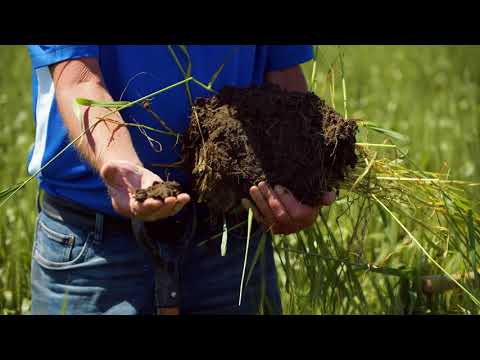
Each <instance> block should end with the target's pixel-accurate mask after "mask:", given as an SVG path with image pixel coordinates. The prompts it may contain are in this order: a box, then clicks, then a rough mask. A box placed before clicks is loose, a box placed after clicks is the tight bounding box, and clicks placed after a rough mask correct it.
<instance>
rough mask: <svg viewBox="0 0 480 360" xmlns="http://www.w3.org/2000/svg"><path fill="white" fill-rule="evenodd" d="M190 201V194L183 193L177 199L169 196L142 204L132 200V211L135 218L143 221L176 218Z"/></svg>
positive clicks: (148, 200)
mask: <svg viewBox="0 0 480 360" xmlns="http://www.w3.org/2000/svg"><path fill="white" fill-rule="evenodd" d="M189 201H190V196H189V195H188V194H185V193H182V194H179V195H178V196H177V197H174V196H169V197H167V198H165V199H164V200H163V201H162V200H157V199H151V198H148V199H146V200H145V201H144V202H143V203H140V202H138V201H136V200H135V199H133V198H132V201H131V209H132V214H133V215H134V216H135V218H137V219H140V220H143V221H156V220H161V219H165V218H167V217H170V216H174V215H175V214H177V213H178V212H180V210H182V209H183V207H184V206H185V205H186V204H187V203H188V202H189Z"/></svg>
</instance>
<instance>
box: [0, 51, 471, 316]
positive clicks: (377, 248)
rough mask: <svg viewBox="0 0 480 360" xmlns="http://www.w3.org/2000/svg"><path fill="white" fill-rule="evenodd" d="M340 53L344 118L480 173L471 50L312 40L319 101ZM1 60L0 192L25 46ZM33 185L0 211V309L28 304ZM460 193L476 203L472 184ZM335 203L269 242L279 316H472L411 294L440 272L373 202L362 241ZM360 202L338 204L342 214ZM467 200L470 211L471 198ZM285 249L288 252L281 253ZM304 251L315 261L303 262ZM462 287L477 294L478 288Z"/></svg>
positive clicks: (20, 156) (6, 179)
mask: <svg viewBox="0 0 480 360" xmlns="http://www.w3.org/2000/svg"><path fill="white" fill-rule="evenodd" d="M341 52H343V53H344V57H343V59H344V75H345V84H346V93H347V100H348V101H347V109H348V114H349V117H353V118H360V119H362V120H368V121H374V122H376V123H378V124H380V125H381V126H382V127H386V128H389V129H393V130H395V131H398V132H400V133H402V134H405V135H407V136H408V137H409V138H410V142H409V143H408V144H404V145H403V147H402V149H404V150H405V151H408V154H409V158H410V159H411V160H413V161H414V162H415V163H416V164H417V165H418V166H419V167H420V168H421V169H422V170H426V171H440V172H442V171H446V169H447V166H448V169H449V171H450V174H449V176H450V177H451V178H454V179H461V180H469V181H480V158H479V157H478V154H479V153H480V144H479V141H478V140H479V139H480V117H479V115H480V113H479V110H480V105H479V104H480V67H478V65H477V61H478V60H477V59H478V58H479V56H480V46H346V47H341V48H339V47H336V46H321V47H319V57H318V59H319V62H318V64H317V77H316V81H317V88H316V90H317V93H318V95H320V96H321V97H322V98H325V99H327V101H329V102H332V99H331V96H330V93H331V86H330V84H331V82H332V81H331V80H332V78H331V77H328V76H327V75H328V70H329V68H330V65H332V63H334V61H335V59H336V58H337V56H338V54H339V53H341ZM0 64H1V65H2V68H3V69H4V71H3V72H2V73H1V74H0V125H1V126H0V152H1V157H0V165H1V172H0V189H4V188H6V187H8V186H10V185H12V184H15V183H17V182H18V181H19V180H20V179H23V178H24V177H25V176H26V165H25V164H26V161H25V159H26V156H27V152H28V150H29V148H30V146H31V144H32V142H33V138H34V129H33V120H32V104H31V89H30V87H31V71H30V62H29V58H28V54H27V51H26V49H25V48H24V47H21V46H0ZM335 64H336V65H335V66H334V69H335V71H334V72H333V73H334V76H335V78H334V79H333V80H334V83H335V84H336V85H335V86H336V89H335V97H334V100H335V101H334V103H335V107H336V108H337V110H338V111H339V112H342V113H343V111H344V103H343V94H342V88H341V85H342V82H341V71H340V70H339V68H338V62H336V63H335ZM311 68H312V64H307V65H305V73H306V74H307V76H309V78H310V73H311ZM330 74H331V73H330ZM369 136H370V137H369V138H368V139H360V140H362V141H365V140H368V141H371V142H373V141H374V140H375V139H376V136H377V135H374V134H371V135H369ZM377 137H378V136H377ZM35 186H36V184H35V183H33V182H32V183H30V184H29V185H28V186H27V187H26V188H25V189H23V190H22V191H21V192H20V193H18V194H17V195H16V196H15V197H14V198H13V199H11V201H10V202H9V203H8V204H7V206H6V207H4V208H1V209H0V314H18V313H28V311H29V286H30V285H29V266H30V253H31V246H32V240H33V233H34V227H35V215H36V204H35V194H36V187H35ZM468 195H469V197H470V198H471V199H472V200H476V201H478V191H474V190H472V191H470V192H469V194H468ZM342 206H343V205H342V204H336V205H334V206H332V207H331V209H325V211H323V213H322V218H321V219H320V220H319V223H318V226H316V227H314V228H313V229H310V230H309V231H306V232H304V233H302V234H300V235H299V236H298V237H288V238H277V239H276V241H275V244H276V246H277V249H278V251H279V255H278V256H277V260H278V263H279V265H278V268H279V273H280V278H281V280H282V290H283V292H282V296H283V301H284V310H285V312H286V313H295V314H298V313H300V314H363V313H367V314H392V313H394V314H398V313H400V314H401V313H405V312H419V313H464V314H470V313H479V310H478V307H476V306H475V305H474V304H472V302H471V300H469V299H468V297H466V296H465V294H464V293H462V292H461V291H459V290H453V291H450V292H447V293H445V294H442V295H440V296H436V297H433V298H430V297H426V298H422V296H421V294H419V293H418V292H415V291H414V290H413V289H414V286H415V284H414V282H415V281H416V279H418V276H419V275H434V274H439V272H438V269H436V268H435V267H433V266H432V265H431V264H430V263H429V262H428V261H427V260H426V259H425V257H424V256H423V255H422V253H421V252H420V251H419V250H418V248H417V247H416V246H415V244H413V243H412V242H411V241H409V239H408V236H406V233H405V231H404V230H403V229H402V228H401V227H400V226H399V225H398V224H397V223H396V222H394V221H392V220H391V219H389V218H386V217H385V214H384V213H383V212H382V211H381V210H380V209H378V208H377V207H375V208H372V209H371V211H370V212H369V218H368V219H363V220H362V221H361V226H362V227H363V228H362V233H363V235H364V236H363V237H362V239H353V238H352V236H351V234H350V236H343V235H342V232H341V231H340V230H341V229H344V232H345V233H347V234H348V233H349V231H350V230H349V226H350V227H351V224H347V223H344V222H338V223H337V222H336V221H335V219H336V218H337V216H336V215H337V214H338V213H339V212H340V211H341V209H342ZM359 206H360V205H359V204H355V205H354V206H352V207H351V208H349V211H350V213H349V215H348V218H350V220H351V219H354V218H355V216H356V212H358V211H357V210H358V207H359ZM472 207H474V208H476V209H477V210H478V203H476V204H475V203H473V205H472ZM347 220H348V219H347ZM367 220H368V221H367ZM420 220H422V221H423V218H420ZM342 221H343V220H342ZM408 225H409V229H410V230H411V231H412V232H413V233H414V234H415V235H416V236H418V239H419V240H420V241H422V242H423V243H426V244H429V245H428V247H427V250H428V251H431V253H432V254H433V255H432V256H434V257H435V259H436V260H438V261H439V262H441V264H442V266H445V268H447V269H448V270H451V271H452V272H456V273H458V272H460V273H465V272H467V271H469V269H468V266H467V265H466V264H465V262H464V261H463V260H462V256H461V253H462V252H463V251H466V250H465V249H463V248H461V247H458V248H456V247H455V246H451V247H450V248H449V247H448V246H449V245H448V242H447V243H443V242H438V243H431V242H429V238H428V237H429V235H428V233H426V232H424V231H422V229H421V226H420V225H419V224H416V223H414V222H409V224H408ZM439 231H440V230H439ZM474 239H475V238H474ZM360 240H361V241H360ZM305 244H306V245H305ZM285 246H287V247H290V250H291V251H287V252H282V251H283V250H282V249H284V248H285ZM300 247H301V248H300ZM479 247H480V244H478V238H477V244H476V248H477V249H478V248H479ZM352 249H355V251H357V253H360V255H358V263H357V264H354V265H346V264H344V263H341V262H339V261H338V259H339V257H340V258H343V257H342V256H341V255H342V254H346V253H347V252H348V253H350V252H352V251H353V250H352ZM300 250H301V251H300ZM296 251H297V253H296ZM302 252H303V255H302V254H301V253H302ZM304 253H308V254H309V255H304ZM315 254H318V255H319V256H323V257H324V260H314V258H315V257H316V256H317V255H315ZM473 254H474V256H475V254H476V253H475V247H474V251H473ZM332 259H333V260H332ZM366 263H368V264H375V265H381V266H385V267H389V268H393V269H403V268H408V269H411V270H412V271H413V272H412V274H414V275H412V276H411V277H410V278H409V279H401V278H398V277H395V276H389V275H385V273H377V272H375V271H369V269H367V270H365V269H364V268H362V266H360V265H361V264H366ZM355 265H356V266H357V267H355ZM359 269H360V270H359ZM407 280H408V281H407ZM470 289H473V290H472V291H476V290H475V289H478V286H476V288H475V286H473V287H470ZM476 296H477V298H478V297H479V294H478V290H477V293H476Z"/></svg>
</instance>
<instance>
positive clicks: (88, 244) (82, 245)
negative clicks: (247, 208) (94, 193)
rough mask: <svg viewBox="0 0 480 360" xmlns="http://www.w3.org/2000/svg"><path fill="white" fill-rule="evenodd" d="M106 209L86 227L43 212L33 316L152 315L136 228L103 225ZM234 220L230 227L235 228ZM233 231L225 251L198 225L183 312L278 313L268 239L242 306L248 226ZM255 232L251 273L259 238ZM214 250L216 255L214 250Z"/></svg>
mask: <svg viewBox="0 0 480 360" xmlns="http://www.w3.org/2000/svg"><path fill="white" fill-rule="evenodd" d="M103 218H104V217H103V216H102V215H101V214H97V215H96V222H95V224H92V225H91V226H89V227H86V226H80V225H78V223H75V221H72V220H70V219H68V220H67V219H65V218H63V217H61V216H60V217H59V216H57V215H56V214H52V213H49V212H48V211H47V210H46V209H42V210H41V211H40V212H39V215H38V219H37V226H36V232H35V241H34V246H33V253H32V274H31V276H32V314H112V315H113V314H125V315H127V314H130V315H137V314H154V312H155V298H154V282H155V279H154V268H153V263H152V261H151V258H150V256H149V255H148V254H147V253H146V252H145V251H144V250H143V249H142V248H141V247H140V246H139V245H138V244H137V242H136V241H135V239H134V235H133V232H132V230H131V227H130V226H128V225H127V224H128V223H125V226H124V227H118V226H106V224H105V223H104V221H103ZM232 225H234V224H229V226H232ZM245 227H246V226H244V227H242V228H240V229H236V230H231V231H229V233H228V243H227V244H228V248H227V253H226V255H225V256H223V257H222V256H221V255H220V241H221V237H216V238H214V239H212V240H209V241H208V243H209V245H202V246H199V243H201V242H202V241H204V240H207V239H210V238H211V237H212V236H213V235H216V234H217V233H219V232H221V228H219V229H216V230H215V231H213V232H212V230H211V229H210V227H209V226H200V227H198V229H197V231H196V233H195V234H194V238H193V241H191V242H190V245H189V247H188V249H187V251H186V254H185V259H184V261H183V262H182V264H181V267H180V271H181V272H180V274H181V282H180V289H181V303H180V313H181V314H256V313H258V312H259V311H260V307H262V309H263V310H262V312H264V313H272V314H280V313H281V311H282V310H281V301H280V294H279V289H278V285H277V277H276V270H275V264H274V259H273V249H272V243H271V238H270V236H267V241H266V242H265V249H264V251H263V255H262V256H260V257H259V259H258V261H256V265H255V267H254V270H253V273H252V276H251V278H250V280H249V282H248V284H247V286H246V287H245V288H244V290H243V295H242V304H241V306H238V299H239V288H240V281H241V275H242V268H243V261H244V254H245V245H246V231H245ZM262 234H263V233H262V231H261V229H260V228H259V229H258V230H256V231H255V232H254V233H253V234H252V238H251V241H250V247H249V256H248V263H247V273H248V270H249V269H250V267H251V264H252V260H253V257H254V255H255V253H256V250H257V248H258V245H259V243H260V242H259V240H260V238H261V236H262ZM212 249H213V252H214V253H212Z"/></svg>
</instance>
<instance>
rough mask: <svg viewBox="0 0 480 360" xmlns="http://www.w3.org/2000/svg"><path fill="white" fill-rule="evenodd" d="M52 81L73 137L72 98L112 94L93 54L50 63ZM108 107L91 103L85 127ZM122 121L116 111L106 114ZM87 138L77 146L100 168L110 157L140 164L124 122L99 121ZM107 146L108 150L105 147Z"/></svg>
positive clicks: (76, 128)
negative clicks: (91, 56) (94, 105)
mask: <svg viewBox="0 0 480 360" xmlns="http://www.w3.org/2000/svg"><path fill="white" fill-rule="evenodd" d="M50 69H51V73H52V77H53V81H54V84H55V95H56V99H57V103H58V109H59V111H60V114H61V115H62V118H63V119H64V123H65V126H66V127H67V128H68V131H69V134H70V136H71V137H72V138H74V137H77V136H78V135H80V131H81V127H80V123H79V121H78V119H77V118H76V117H75V114H74V113H73V107H72V104H73V101H74V99H75V98H78V97H83V98H88V99H95V100H101V101H111V100H112V97H111V96H110V94H109V92H108V91H107V89H106V88H105V84H104V82H103V78H102V74H101V71H100V67H99V65H98V61H97V60H96V59H95V58H83V59H76V60H69V61H64V62H61V63H58V64H55V65H52V66H51V67H50ZM109 112H110V111H109V110H107V109H103V108H99V107H92V108H89V109H88V110H87V111H85V113H84V117H83V123H84V128H85V129H88V128H89V127H90V126H92V125H93V124H95V122H96V121H97V119H98V118H99V117H102V116H103V115H106V114H107V113H109ZM109 117H110V118H111V119H113V120H115V121H118V122H119V123H123V119H122V117H121V116H120V114H119V113H115V114H113V115H111V116H109ZM84 139H86V141H82V143H81V145H80V147H79V150H80V152H81V154H82V155H83V156H84V157H85V158H86V159H87V160H88V162H89V163H90V164H91V165H92V166H93V168H95V169H96V170H98V171H100V169H101V168H102V165H103V164H105V163H106V162H108V161H112V160H125V161H129V162H131V163H132V164H137V165H140V166H142V162H141V161H140V159H139V158H138V156H137V153H136V152H135V149H134V148H133V145H132V141H131V139H130V133H129V132H128V129H127V128H126V127H125V126H121V125H116V124H114V123H111V122H110V123H108V122H106V121H101V122H98V123H97V125H96V126H95V127H94V129H93V131H92V132H87V134H86V137H85V138H84ZM107 148H108V151H107Z"/></svg>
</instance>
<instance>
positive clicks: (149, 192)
mask: <svg viewBox="0 0 480 360" xmlns="http://www.w3.org/2000/svg"><path fill="white" fill-rule="evenodd" d="M181 192H182V190H181V186H180V184H179V183H178V182H176V181H164V182H159V181H154V182H153V184H152V185H151V186H149V187H148V188H146V189H138V190H137V191H136V192H135V195H134V197H135V200H137V201H138V202H144V201H145V200H147V199H148V198H152V199H157V200H164V199H166V198H167V197H169V196H177V195H178V194H180V193H181Z"/></svg>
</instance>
